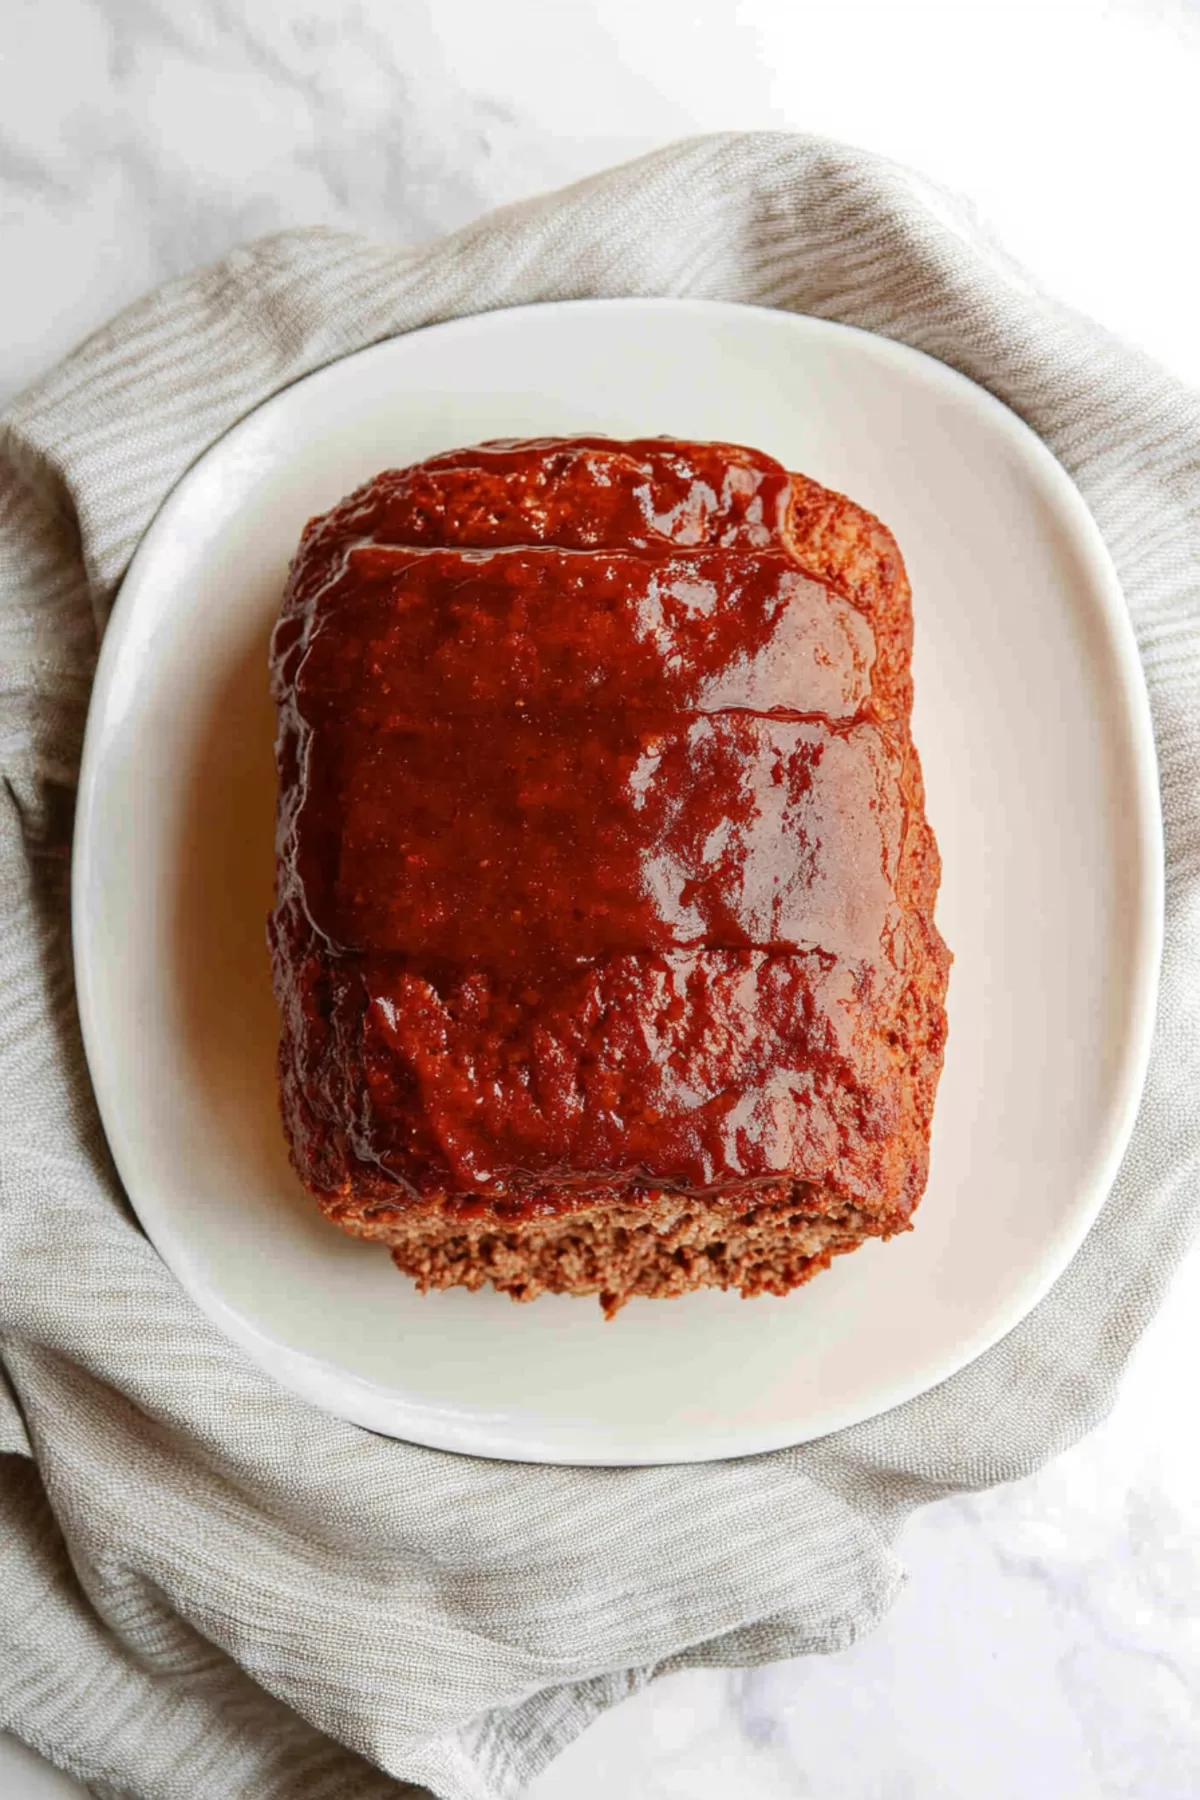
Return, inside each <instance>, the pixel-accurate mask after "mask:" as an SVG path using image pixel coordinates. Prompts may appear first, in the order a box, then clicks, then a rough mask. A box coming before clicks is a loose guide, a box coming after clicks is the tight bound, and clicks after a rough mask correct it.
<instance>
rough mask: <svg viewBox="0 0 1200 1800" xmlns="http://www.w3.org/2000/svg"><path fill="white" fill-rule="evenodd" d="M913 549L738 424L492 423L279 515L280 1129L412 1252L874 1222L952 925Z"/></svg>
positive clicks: (713, 1259)
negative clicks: (943, 895) (331, 502)
mask: <svg viewBox="0 0 1200 1800" xmlns="http://www.w3.org/2000/svg"><path fill="white" fill-rule="evenodd" d="M911 642H912V622H911V608H910V599H909V587H908V581H907V578H906V576H905V571H904V565H903V562H902V560H901V557H900V553H899V551H898V550H897V547H896V544H895V542H894V541H893V539H892V537H891V536H890V534H889V533H888V532H887V531H886V530H885V528H884V527H883V526H882V525H881V524H880V523H879V521H878V520H877V519H875V518H873V517H872V516H871V515H870V514H869V513H867V512H864V511H863V510H862V508H861V507H858V506H856V505H854V504H853V503H852V502H851V501H850V500H847V499H845V498H843V497H842V496H841V495H839V494H835V493H831V492H829V491H827V490H826V489H824V488H822V487H819V486H818V485H817V484H816V482H814V481H810V480H808V479H806V478H805V477H804V476H801V475H792V474H789V473H788V472H787V471H786V470H785V469H784V468H783V467H781V465H780V464H779V463H777V462H775V461H773V460H772V459H771V458H770V457H768V456H764V455H762V454H760V453H759V452H757V451H754V450H748V449H743V448H740V447H738V446H736V445H730V444H700V443H683V442H677V441H674V440H670V439H659V438H653V439H645V440H637V441H632V442H618V441H615V440H610V439H605V438H576V439H570V440H543V441H538V442H519V443H518V442H504V443H495V444H485V445H482V446H481V447H479V448H477V449H472V450H461V451H455V452H453V453H451V454H448V455H443V456H437V457H434V458H432V459H431V460H430V461H428V462H425V463H421V464H419V465H417V466H416V467H413V468H408V469H403V470H398V471H390V472H388V473H386V474H383V475H380V476H378V477H377V479H375V480H374V481H372V482H370V483H369V484H368V485H367V486H366V487H364V488H361V489H360V490H359V491H358V492H357V493H355V494H353V495H351V496H350V498H349V499H347V500H345V501H344V502H343V503H342V504H341V505H339V506H337V507H335V508H334V510H333V511H332V512H330V513H327V514H326V515H325V516H324V517H322V518H318V519H315V520H313V521H312V522H311V523H310V524H309V526H308V528H307V530H306V531H305V533H304V537H303V539H302V542H301V544H300V548H299V551H298V553H297V555H296V558H295V560H294V562H293V564H292V568H291V573H290V577H289V581H288V586H287V591H286V596H285V600H284V605H283V611H282V615H281V617H280V621H279V624H278V626H277V628H276V631H275V636H274V641H273V645H272V677H273V691H274V694H275V698H276V701H277V704H278V708H279V736H278V742H277V755H278V766H279V822H278V838H277V868H278V879H277V893H276V905H275V910H274V913H273V915H272V919H271V925H270V939H271V945H272V953H273V964H274V978H275V987H276V993H277V996H278V1000H279V1005H280V1010H281V1015H282V1041H281V1045H280V1052H279V1075H280V1087H281V1100H282V1111H283V1119H284V1125H285V1128H286V1132H287V1136H288V1138H289V1141H290V1145H291V1152H292V1157H293V1161H294V1163H295V1166H296V1168H297V1170H298V1171H299V1174H300V1176H301V1178H302V1180H303V1181H304V1182H305V1184H306V1185H307V1187H308V1188H309V1189H310V1190H311V1191H312V1193H313V1194H314V1195H315V1196H316V1199H317V1200H318V1202H319V1203H320V1205H321V1207H322V1208H323V1209H324V1211H325V1213H326V1214H327V1215H328V1217H329V1218H330V1219H332V1220H333V1221H335V1222H336V1223H337V1224H338V1225H340V1226H342V1227H343V1228H344V1229H345V1230H347V1231H350V1232H353V1233H355V1234H356V1235H358V1236H361V1237H367V1238H377V1239H380V1240H381V1241H382V1242H383V1243H385V1244H387V1245H389V1246H390V1248H391V1252H392V1255H393V1257H394V1259H395V1261H396V1263H397V1264H398V1266H399V1267H400V1268H401V1269H402V1270H403V1271H404V1272H405V1273H406V1274H408V1275H411V1276H413V1277H414V1278H415V1279H416V1281H417V1283H418V1285H419V1286H420V1287H421V1288H423V1289H426V1288H438V1287H447V1286H453V1285H463V1286H466V1287H469V1288H477V1287H480V1286H482V1285H483V1284H484V1283H485V1282H491V1283H492V1284H493V1285H494V1286H495V1287H497V1288H500V1289H502V1290H504V1291H505V1292H507V1293H509V1294H511V1295H512V1296H513V1298H514V1299H518V1300H531V1299H533V1298H535V1297H536V1296H537V1295H539V1294H541V1293H544V1292H547V1291H550V1292H559V1293H570V1294H595V1295H598V1296H599V1298H600V1300H601V1303H602V1305H603V1306H604V1308H605V1310H606V1311H607V1312H610V1313H611V1312H613V1311H615V1310H616V1308H618V1307H619V1306H620V1305H622V1304H623V1303H624V1302H625V1301H626V1300H627V1299H629V1298H630V1297H631V1296H632V1295H635V1294H643V1295H651V1296H659V1295H671V1294H679V1293H681V1292H683V1291H685V1290H687V1289H690V1288H697V1287H703V1286H711V1285H716V1286H720V1287H736V1288H740V1289H741V1291H742V1293H743V1294H746V1295H752V1294H759V1293H764V1292H766V1293H774V1294H779V1293H785V1292H787V1291H788V1290H789V1289H791V1288H794V1287H796V1286H797V1285H798V1284H799V1283H801V1282H803V1281H806V1280H807V1279H808V1278H809V1277H810V1276H811V1275H813V1274H814V1273H815V1272H816V1271H817V1270H819V1269H821V1268H824V1267H826V1266H827V1265H828V1264H829V1262H830V1259H831V1258H832V1257H833V1256H834V1255H836V1254H838V1253H840V1252H842V1251H846V1250H852V1249H854V1248H855V1247H856V1246H857V1245H858V1244H860V1243H862V1242H863V1241H864V1239H866V1238H869V1237H888V1236H891V1235H892V1234H893V1233H895V1232H897V1231H902V1230H904V1229H905V1228H906V1227H907V1226H908V1224H909V1222H910V1219H911V1217H912V1213H913V1209H914V1208H915V1206H916V1204H917V1202H918V1200H919V1199H920V1196H921V1193H922V1190H923V1189H924V1186H925V1180H926V1170H927V1162H928V1146H929V1131H930V1121H931V1116H932V1111H933V1103H934V1093H935V1089H936V1087H937V1081H938V1075H939V1071H940V1068H941V1063H942V1050H943V1044H944V1040H945V1030H946V1023H945V1012H944V1006H943V1002H944V998H945V990H946V979H947V971H948V966H949V956H948V953H947V951H946V948H945V945H944V944H943V942H942V940H941V938H940V936H939V935H938V932H937V929H936V927H935V925H934V920H933V912H934V901H935V898H936V894H937V887H938V879H939V861H938V852H937V847H936V845H935V843H934V839H933V835H932V833H931V831H930V828H929V826H928V824H927V822H926V819H925V811H924V802H923V794H922V786H921V772H920V766H919V763H918V760H917V755H916V751H915V750H914V748H913V744H912V740H911V737H910V732H909V716H910V711H911V705H912V685H911V678H910V652H911Z"/></svg>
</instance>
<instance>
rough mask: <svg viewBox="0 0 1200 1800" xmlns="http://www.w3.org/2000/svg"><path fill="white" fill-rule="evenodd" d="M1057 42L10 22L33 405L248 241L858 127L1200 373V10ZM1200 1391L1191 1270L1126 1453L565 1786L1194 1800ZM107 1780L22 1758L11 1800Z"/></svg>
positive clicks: (665, 1711)
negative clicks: (661, 149)
mask: <svg viewBox="0 0 1200 1800" xmlns="http://www.w3.org/2000/svg"><path fill="white" fill-rule="evenodd" d="M1014 20H1015V21H1016V23H1014ZM1031 20H1032V14H1030V15H1028V16H1026V15H1025V14H1024V12H1023V9H1020V8H1016V9H1014V8H1012V7H1011V6H1009V5H1006V4H1004V0H977V3H973V4H971V5H969V6H959V7H957V8H947V7H946V6H945V5H939V4H935V3H934V0H900V3H897V4H895V5H894V6H891V7H888V8H882V7H879V6H878V5H873V4H871V3H870V0H844V3H843V4H842V5H840V6H839V7H824V6H822V7H803V8H800V7H795V6H792V5H790V4H784V0H745V3H744V4H742V5H740V6H739V7H737V8H730V7H729V6H728V5H727V4H724V3H719V0H656V4H655V5H654V6H653V7H648V6H647V5H646V4H645V0H573V4H572V5H571V6H569V7H554V6H551V5H549V4H547V3H546V0H510V4H509V5H507V6H504V7H497V6H494V5H487V4H485V0H288V3H286V4H281V5H279V6H271V7H267V6H259V5H252V4H250V0H196V3H195V4H192V5H189V6H187V7H183V6H180V5H178V4H175V3H174V0H10V5H9V8H8V9H7V10H6V11H5V15H4V19H3V23H2V24H0V46H2V48H3V52H4V56H3V62H2V63H0V257H2V261H3V267H4V271H5V279H4V281H3V282H2V283H0V400H2V399H3V398H4V397H5V396H7V395H9V394H11V393H13V392H14V391H16V390H17V389H18V388H19V387H21V386H22V385H23V384H24V383H25V382H26V381H28V380H30V379H32V378H33V377H34V376H36V375H37V373H38V372H39V371H41V370H42V369H44V368H46V367H48V366H49V365H50V364H51V363H52V362H53V361H54V360H55V359H56V358H57V357H59V356H60V355H62V354H63V353H64V352H65V351H66V350H67V349H69V348H70V346H71V345H72V344H73V343H74V342H75V341H77V340H78V339H79V338H80V337H81V336H82V335H84V334H85V333H86V332H88V331H89V330H91V329H93V328H94V327H95V326H96V325H98V324H99V323H101V322H102V321H103V320H104V318H106V317H107V316H108V315H109V314H110V313H111V312H112V311H113V310H114V309H115V308H116V307H118V306H120V305H122V304H123V303H125V302H126V301H127V300H129V299H131V298H133V297H134V296H135V295H136V294H138V293H139V292H140V291H142V290H143V289H144V288H146V287H147V286H149V285H151V284H152V283H154V282H157V281H160V280H163V279H167V278H169V277H171V276H173V275H176V274H179V273H182V272H183V271H185V270H187V269H189V268H191V267H193V266H194V265H195V264H197V263H199V262H203V261H205V260H208V259H210V258H213V257H216V256H218V255H221V254H222V253H223V252H224V251H225V250H226V249H228V248H229V247H230V246H231V245H232V244H234V243H235V242H237V241H238V240H239V239H241V238H244V237H247V236H249V235H253V234H255V233H258V232H264V231H270V230H274V229H278V228H280V227H282V226H287V225H293V224H302V223H311V222H318V223H325V224H330V225H335V226H342V227H347V228H359V229H365V230H367V231H371V232H375V233H379V234H384V235H387V236H389V237H392V238H398V239H400V240H402V241H406V242H411V243H417V242H419V241H421V240H422V239H428V238H429V237H431V236H433V235H435V234H437V233H439V232H441V231H443V230H446V229H449V228H452V227H454V226H456V225H458V224H460V223H462V222H464V221H465V220H467V219H470V218H472V217H474V216H475V215H476V214H478V213H479V212H481V211H484V210H486V209H487V208H489V207H491V206H493V205H496V204H498V203H502V202H505V201H508V200H511V199H514V198H518V197H519V196H521V195H522V194H526V193H529V192H533V191H536V190H537V189H539V188H542V187H546V186H549V185H554V184H557V183H559V182H563V181H568V180H572V179H575V178H577V177H579V176H581V175H584V174H586V173H587V172H588V171H590V170H592V169H595V168H599V167H602V166H604V165H605V164H607V163H609V162H612V161H614V160H617V159H619V158H620V157H622V156H626V155H630V154H634V153H636V152H637V151H639V150H642V149H644V148H647V147H649V146H651V145H653V144H656V143H661V142H664V141H667V140H668V139H670V138H672V137H675V136H679V135H682V134H684V133H686V132H691V131H697V130H712V129H720V128H724V127H727V126H760V127H777V126H783V127H792V128H797V129H808V130H818V131H824V132H827V133H829V134H830V135H834V136H840V137H844V138H848V139H851V140H854V141H857V142H860V143H863V144H865V145H868V146H869V147H872V148H875V149H879V150H882V151H884V152H885V153H887V154H890V155H893V156H895V157H897V158H898V159H900V160H904V161H908V162H911V163H913V164H915V165H917V166H919V167H922V168H924V169H926V170H927V171H928V172H929V173H930V174H931V175H933V176H935V177H936V178H938V179H941V180H943V181H945V182H947V183H949V184H950V185H951V186H953V187H955V188H958V189H960V190H963V191H967V192H970V193H971V194H972V196H973V197H974V198H975V199H976V200H977V202H978V203H979V206H980V210H981V211H982V213H983V214H984V215H986V216H987V217H988V218H989V219H990V221H991V223H992V225H993V227H994V229H995V233H996V236H997V238H998V239H999V240H1000V241H1002V242H1004V243H1006V244H1007V245H1008V246H1009V247H1010V248H1011V249H1012V250H1014V251H1015V252H1016V254H1017V255H1018V256H1020V257H1022V258H1023V259H1024V260H1025V262H1026V263H1027V265H1028V266H1029V268H1030V269H1031V270H1032V271H1033V272H1034V273H1035V274H1036V275H1037V276H1038V277H1039V278H1041V279H1044V280H1045V281H1046V282H1047V283H1048V284H1049V285H1050V286H1052V287H1054V288H1055V289H1056V290H1057V291H1059V292H1061V293H1062V294H1063V295H1064V296H1065V297H1066V298H1068V299H1070V300H1072V301H1073V302H1075V303H1076V304H1078V305H1080V306H1082V307H1083V308H1085V309H1086V310H1089V311H1091V312H1093V313H1094V314H1096V315H1097V316H1099V317H1102V318H1103V319H1104V320H1105V321H1106V322H1107V323H1109V324H1111V325H1112V326H1113V327H1114V328H1115V329H1116V330H1118V331H1120V332H1122V333H1123V334H1124V335H1125V336H1127V337H1129V338H1132V339H1133V340H1135V341H1137V342H1139V343H1141V344H1143V345H1144V346H1145V347H1146V348H1147V349H1149V350H1150V351H1151V352H1152V353H1153V354H1155V355H1157V356H1158V357H1160V358H1161V359H1162V360H1164V361H1165V362H1167V363H1168V364H1169V365H1170V366H1172V367H1173V368H1174V369H1175V370H1176V371H1177V372H1179V373H1181V374H1183V375H1185V376H1189V377H1190V378H1192V379H1193V380H1200V334H1198V333H1197V332H1196V330H1195V308H1194V296H1195V293H1196V291H1197V287H1198V286H1200V250H1198V249H1197V245H1196V238H1195V233H1194V232H1192V231H1190V230H1181V229H1180V220H1181V219H1186V218H1188V217H1190V214H1191V211H1192V210H1193V209H1194V189H1193V183H1194V171H1195V169H1196V167H1197V166H1198V164H1200V117H1198V115H1197V110H1196V108H1195V105H1194V94H1195V92H1196V91H1197V89H1198V88H1200V5H1198V4H1197V0H1045V3H1044V4H1043V5H1041V6H1039V8H1038V9H1037V17H1036V24H1034V23H1031ZM866 43H870V45H871V46H872V51H873V53H872V54H870V55H867V54H864V52H863V45H864V44H866ZM985 66H986V68H987V69H988V71H989V78H988V80H987V82H986V83H983V82H981V81H980V80H979V78H978V72H979V70H980V68H982V67H985ZM814 71H815V72H816V74H817V75H819V79H816V78H815V76H814ZM1014 127H1015V128H1014ZM1048 168H1050V169H1052V171H1053V178H1052V179H1047V169H1048ZM1197 1367H1200V1261H1197V1259H1196V1258H1193V1260H1192V1262H1191V1264H1190V1265H1188V1266H1187V1267H1186V1268H1185V1270H1184V1272H1183V1274H1182V1275H1181V1277H1180V1278H1179V1280H1178V1281H1177V1283H1176V1286H1175V1289H1174V1291H1173V1293H1172V1294H1171V1295H1170V1296H1169V1298H1168V1300H1167V1302H1166V1304H1165V1306H1164V1308H1163V1311H1162V1313H1161V1314H1160V1316H1159V1318H1158V1319H1157V1320H1156V1321H1155V1323H1154V1325H1153V1326H1152V1328H1151V1330H1150V1331H1149V1332H1148V1334H1147V1336H1146V1338H1145V1340H1144V1342H1143V1344H1142V1346H1141V1348H1140V1350H1139V1352H1138V1354H1137V1357H1136V1358H1135V1361H1134V1364H1133V1367H1132V1369H1131V1370H1130V1373H1129V1375H1128V1378H1127V1380H1126V1382H1125V1384H1124V1387H1123V1389H1122V1392H1121V1394H1120V1396H1119V1398H1118V1400H1117V1402H1116V1405H1115V1407H1114V1410H1113V1413H1112V1415H1111V1417H1110V1418H1109V1420H1108V1421H1107V1422H1106V1423H1105V1424H1104V1425H1103V1426H1102V1427H1101V1428H1100V1429H1099V1430H1098V1431H1096V1432H1095V1433H1094V1434H1093V1435H1092V1436H1091V1437H1090V1438H1089V1439H1088V1440H1087V1441H1085V1442H1084V1443H1082V1444H1080V1445H1077V1446H1076V1447H1074V1448H1073V1449H1071V1450H1069V1451H1067V1452H1066V1454H1064V1455H1063V1456H1062V1457H1061V1458H1060V1459H1059V1460H1058V1461H1057V1462H1056V1463H1054V1464H1053V1465H1052V1466H1051V1467H1049V1468H1048V1469H1046V1470H1043V1471H1042V1472H1041V1473H1040V1474H1038V1475H1036V1476H1034V1477H1032V1478H1031V1479H1029V1480H1027V1481H1024V1482H1021V1483H1018V1484H1016V1485H1014V1486H1012V1487H1010V1488H1006V1489H999V1490H994V1491H991V1492H987V1493H982V1494H978V1495H972V1496H967V1497H962V1498H958V1499H955V1500H952V1501H947V1502H942V1503H940V1504H938V1505H935V1506H931V1507H929V1508H928V1509H926V1510H925V1511H924V1512H922V1513H920V1514H918V1515H917V1516H916V1517H915V1518H914V1519H913V1520H912V1521H911V1522H910V1524H909V1526H908V1527H907V1529H906V1531H905V1534H904V1536H903V1538H902V1541H901V1549H902V1553H903V1555H904V1558H905V1561H906V1562H907V1565H908V1567H909V1570H910V1581H909V1584H908V1587H907V1590H906V1592H905V1593H904V1595H903V1596H902V1598H901V1599H900V1601H899V1602H898V1604H897V1606H896V1607H895V1609H894V1611H893V1612H892V1614H891V1615H890V1616H889V1617H888V1619H887V1620H886V1621H885V1622H884V1624H883V1625H882V1626H881V1628H880V1629H879V1630H878V1631H877V1632H876V1633H875V1634H874V1635H873V1636H872V1637H870V1638H867V1639H866V1640H864V1641H863V1642H861V1643H860V1644H858V1645H856V1646H855V1647H854V1648H852V1649H850V1650H847V1651H844V1652H842V1653H840V1654H837V1655H834V1656H829V1657H825V1658H820V1659H817V1658H808V1659H803V1660H800V1661H796V1662H790V1663H783V1664H778V1665H774V1666H771V1667H767V1668H762V1669H757V1670H750V1671H737V1672H725V1671H712V1670H706V1671H697V1672H691V1673H686V1674H681V1675H674V1676H671V1677H668V1678H665V1679H663V1680H661V1681H659V1682H656V1683H653V1684H652V1685H651V1686H650V1687H649V1688H648V1689H646V1690H645V1691H643V1692H642V1693H641V1694H639V1695H638V1696H637V1697H636V1698H635V1699H633V1700H631V1701H629V1702H627V1703H626V1704H625V1705H624V1706H623V1707H621V1708H619V1709H618V1710H617V1711H615V1712H613V1713H611V1714H609V1715H606V1716H605V1717H604V1718H602V1719H601V1720H600V1721H599V1722H598V1723H597V1724H596V1725H595V1726H594V1727H593V1728H592V1729H591V1730H590V1731H589V1732H588V1733H587V1734H586V1735H585V1737H584V1738H582V1739H581V1740H579V1741H578V1742H577V1743H576V1744H575V1745H573V1746H572V1747H571V1748H570V1749H568V1750H567V1751H566V1752H565V1754H564V1755H563V1756H562V1757H561V1758H560V1759H559V1761H558V1762H557V1763H556V1764H555V1765H554V1766H553V1767H552V1768H550V1769H549V1770H547V1771H546V1772H545V1773H544V1774H543V1775H542V1776H541V1777H540V1778H539V1779H538V1780H537V1781H536V1782H535V1783H534V1785H533V1787H532V1789H531V1790H530V1795H531V1800H601V1797H602V1796H603V1797H604V1800H609V1797H610V1796H612V1795H614V1794H619V1795H621V1796H622V1797H623V1800H676V1797H679V1800H718V1797H720V1800H729V1797H731V1796H736V1800H800V1797H809V1796H811V1797H812V1800H1013V1797H1014V1796H1016V1795H1021V1796H1030V1797H1031V1800H1043V1797H1044V1800H1198V1797H1200V1440H1198V1438H1197V1435H1196V1433H1195V1429H1194V1425H1193V1422H1192V1421H1193V1415H1194V1411H1195V1402H1194V1388H1195V1374H1194V1371H1195V1370H1196V1369H1197ZM79 1791H80V1790H78V1789H76V1788H75V1787H74V1786H73V1784H71V1783H69V1782H68V1781H66V1779H65V1778H64V1777H59V1776H57V1775H55V1774H54V1772H52V1771H50V1770H48V1769H45V1768H44V1766H43V1765H35V1764H34V1763H33V1762H32V1760H31V1759H30V1758H29V1757H28V1756H26V1755H25V1754H24V1753H22V1752H18V1751H16V1750H14V1749H13V1748H12V1747H11V1745H10V1744H6V1742H5V1740H3V1739H0V1792H3V1793H4V1794H5V1795H6V1796H11V1800H33V1797H35V1796H39V1795H43V1794H44V1795H47V1796H49V1795H52V1794H63V1795H66V1794H72V1793H77V1792H79Z"/></svg>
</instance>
